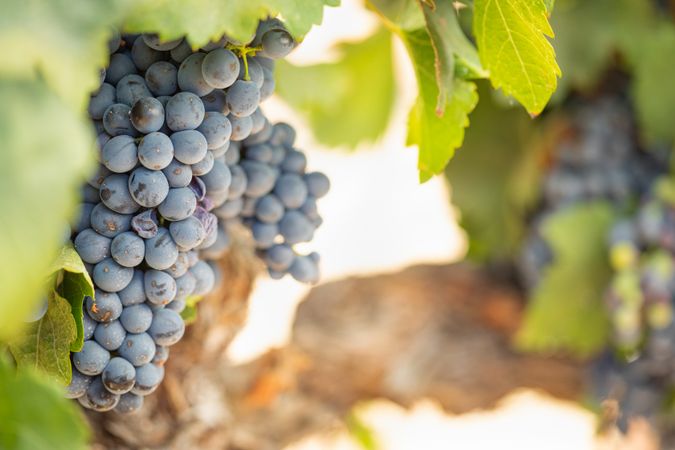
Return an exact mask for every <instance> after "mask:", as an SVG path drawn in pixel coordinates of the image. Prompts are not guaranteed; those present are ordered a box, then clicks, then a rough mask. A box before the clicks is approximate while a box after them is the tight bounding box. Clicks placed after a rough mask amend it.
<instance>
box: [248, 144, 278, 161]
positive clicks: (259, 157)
mask: <svg viewBox="0 0 675 450" xmlns="http://www.w3.org/2000/svg"><path fill="white" fill-rule="evenodd" d="M273 158H274V149H273V148H272V147H271V146H270V145H268V144H257V145H254V146H252V147H248V148H247V149H246V159H249V160H253V161H259V162H261V163H266V164H271V163H272V159H273Z"/></svg>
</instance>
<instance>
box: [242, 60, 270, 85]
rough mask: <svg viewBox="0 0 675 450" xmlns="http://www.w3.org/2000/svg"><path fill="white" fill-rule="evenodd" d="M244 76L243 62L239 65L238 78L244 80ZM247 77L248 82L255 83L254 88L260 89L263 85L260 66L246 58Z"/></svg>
mask: <svg viewBox="0 0 675 450" xmlns="http://www.w3.org/2000/svg"><path fill="white" fill-rule="evenodd" d="M244 76H245V68H244V63H243V61H242V62H240V63H239V78H240V79H242V80H244V79H245V78H244ZM248 77H249V80H250V81H252V82H253V83H255V85H256V87H257V88H258V89H260V87H261V86H262V85H263V79H264V75H263V71H262V67H260V64H258V62H257V61H256V60H255V59H252V58H248Z"/></svg>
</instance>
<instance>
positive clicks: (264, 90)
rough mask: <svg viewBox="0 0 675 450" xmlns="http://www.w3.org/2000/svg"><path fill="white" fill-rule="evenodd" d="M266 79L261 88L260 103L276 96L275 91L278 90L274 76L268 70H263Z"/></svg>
mask: <svg viewBox="0 0 675 450" xmlns="http://www.w3.org/2000/svg"><path fill="white" fill-rule="evenodd" d="M263 74H264V79H263V84H262V86H260V101H261V102H263V101H265V100H267V99H268V98H270V97H271V96H272V94H274V89H275V88H276V81H275V79H274V74H273V73H272V72H270V71H269V70H267V69H263Z"/></svg>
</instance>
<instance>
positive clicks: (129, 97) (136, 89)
mask: <svg viewBox="0 0 675 450" xmlns="http://www.w3.org/2000/svg"><path fill="white" fill-rule="evenodd" d="M116 97H117V102H118V103H123V104H125V105H127V106H129V107H131V106H133V105H134V104H135V103H136V102H137V101H138V100H140V99H142V98H145V97H152V93H151V92H150V90H149V89H148V87H147V86H146V85H145V80H144V79H143V77H142V76H140V75H137V74H131V75H125V76H124V77H123V78H122V79H121V80H120V81H119V82H118V83H117V87H116Z"/></svg>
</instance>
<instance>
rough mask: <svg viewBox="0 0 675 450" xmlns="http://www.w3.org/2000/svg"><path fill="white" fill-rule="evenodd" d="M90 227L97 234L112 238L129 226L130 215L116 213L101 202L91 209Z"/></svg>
mask: <svg viewBox="0 0 675 450" xmlns="http://www.w3.org/2000/svg"><path fill="white" fill-rule="evenodd" d="M91 227H92V228H93V229H94V230H95V231H96V232H97V233H98V234H101V235H103V236H105V237H108V238H114V237H115V236H117V235H118V234H119V233H122V232H124V231H127V230H129V229H130V228H131V216H130V215H128V214H118V213H116V212H114V211H111V210H110V209H108V208H107V207H106V206H105V205H104V204H103V203H99V204H98V205H96V206H94V209H92V211H91Z"/></svg>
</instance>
